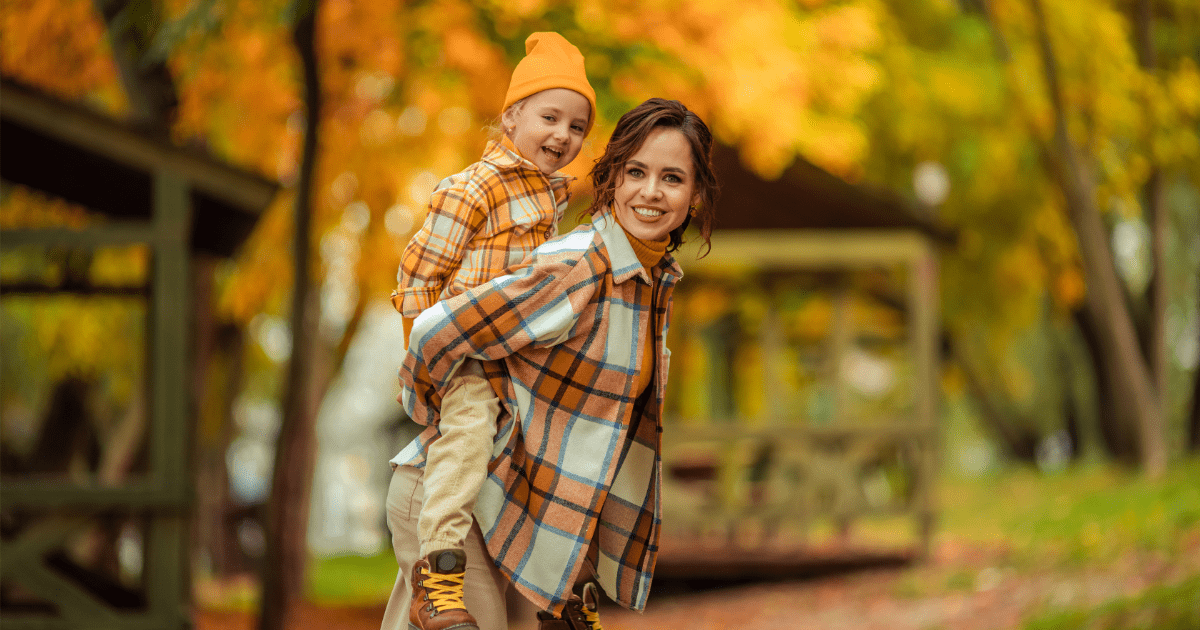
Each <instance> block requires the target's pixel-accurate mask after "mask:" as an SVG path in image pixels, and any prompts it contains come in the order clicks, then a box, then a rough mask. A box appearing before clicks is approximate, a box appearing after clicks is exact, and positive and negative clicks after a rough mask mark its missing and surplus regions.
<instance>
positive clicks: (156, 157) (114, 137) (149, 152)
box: [0, 81, 278, 215]
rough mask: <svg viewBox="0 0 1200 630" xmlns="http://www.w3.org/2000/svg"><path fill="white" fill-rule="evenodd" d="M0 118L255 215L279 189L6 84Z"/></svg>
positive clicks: (107, 120)
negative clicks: (167, 173)
mask: <svg viewBox="0 0 1200 630" xmlns="http://www.w3.org/2000/svg"><path fill="white" fill-rule="evenodd" d="M0 113H3V115H4V116H5V117H8V118H11V119H12V120H14V121H17V122H20V123H22V124H24V125H26V126H29V127H32V128H34V129H36V130H37V131H39V132H41V133H44V134H46V135H48V136H51V137H54V138H56V139H58V140H61V141H63V142H69V143H71V144H73V145H75V146H78V147H81V148H83V149H86V150H88V151H92V152H94V153H96V154H99V155H103V156H106V157H109V158H111V159H113V160H116V161H118V162H121V163H123V164H126V165H128V166H132V167H134V168H137V169H140V170H142V171H144V172H147V173H154V172H156V171H158V170H160V169H165V170H171V171H174V172H176V173H179V174H180V176H181V177H183V178H184V179H186V180H187V181H188V182H189V183H191V185H192V186H193V187H195V188H196V189H197V190H200V191H203V192H204V193H206V194H208V195H211V196H213V197H216V198H218V199H221V200H222V201H225V202H226V203H230V204H233V205H235V206H237V207H239V208H241V209H243V210H245V211H246V212H249V213H251V214H254V215H257V214H259V213H260V212H261V210H262V209H263V208H265V207H266V206H267V204H268V203H270V201H271V199H272V198H273V197H274V196H275V192H276V190H277V189H278V185H277V184H276V183H274V182H271V181H269V180H267V179H266V178H263V177H261V176H258V175H255V174H252V173H250V172H248V171H244V170H242V169H238V168H235V167H232V166H229V165H227V164H222V163H220V162H218V161H216V160H213V159H212V158H210V157H208V156H205V155H201V154H198V153H196V152H194V151H189V150H187V149H183V148H181V147H177V146H174V145H172V144H170V143H169V142H167V141H165V140H152V139H150V138H147V137H146V136H145V135H143V134H140V133H138V132H136V131H134V130H132V129H129V128H127V127H125V126H123V125H121V124H120V123H118V122H116V121H113V120H111V119H109V118H107V117H105V116H102V115H99V114H96V113H94V112H89V111H87V110H85V109H83V108H81V107H78V106H73V105H70V104H68V103H63V102H61V101H57V100H55V99H52V98H48V97H46V96H43V95H41V94H38V93H36V92H34V91H33V90H30V89H29V88H26V87H23V86H20V85H17V84H13V83H11V82H8V81H6V82H5V83H4V98H3V99H0Z"/></svg>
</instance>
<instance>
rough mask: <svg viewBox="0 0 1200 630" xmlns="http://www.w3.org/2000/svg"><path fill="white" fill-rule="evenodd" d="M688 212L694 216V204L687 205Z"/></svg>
mask: <svg viewBox="0 0 1200 630" xmlns="http://www.w3.org/2000/svg"><path fill="white" fill-rule="evenodd" d="M688 214H690V215H692V216H696V206H694V205H693V206H688Z"/></svg>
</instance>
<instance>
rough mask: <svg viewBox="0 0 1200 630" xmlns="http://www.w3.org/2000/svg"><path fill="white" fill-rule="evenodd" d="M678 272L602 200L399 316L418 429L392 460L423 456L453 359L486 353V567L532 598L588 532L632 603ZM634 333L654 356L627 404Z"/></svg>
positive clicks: (646, 550)
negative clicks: (491, 564)
mask: <svg viewBox="0 0 1200 630" xmlns="http://www.w3.org/2000/svg"><path fill="white" fill-rule="evenodd" d="M648 272H649V273H648ZM682 275H683V273H682V271H681V270H680V268H679V266H678V264H677V263H676V262H675V260H674V259H673V258H672V257H671V256H669V255H668V256H666V257H664V259H663V260H662V261H661V262H659V264H658V265H656V266H655V267H654V268H653V269H650V270H647V269H646V268H645V267H643V266H642V264H641V263H640V262H639V261H638V259H637V256H636V255H635V254H634V252H633V248H632V247H631V246H630V244H629V241H628V239H627V237H626V235H625V231H624V230H623V229H622V228H621V226H620V225H618V224H617V222H616V221H615V219H614V218H613V216H612V214H611V212H605V213H602V214H599V215H598V216H596V217H595V219H594V220H593V222H592V223H591V224H585V225H582V226H580V227H578V228H576V229H575V230H574V231H572V232H570V233H568V234H566V235H563V236H560V237H558V238H556V239H553V240H551V241H549V242H547V243H545V244H544V245H542V246H541V247H539V248H538V249H537V250H535V252H534V255H533V256H532V257H531V258H530V259H529V260H528V261H526V264H525V265H524V266H522V267H520V268H518V269H516V270H514V271H513V273H512V274H510V275H506V276H502V277H500V278H497V279H495V280H492V281H491V282H489V283H487V284H484V285H481V286H479V287H477V288H475V289H471V290H468V291H467V292H466V293H463V294H462V295H459V296H457V297H454V298H451V299H448V300H445V301H443V302H439V303H437V304H436V305H435V306H434V307H433V308H430V309H428V310H426V311H425V312H423V313H422V314H421V315H420V316H419V317H418V318H417V320H416V322H415V323H414V325H413V331H412V337H411V339H410V342H409V351H408V356H407V357H406V360H405V362H404V364H403V366H402V367H401V369H400V380H401V394H400V399H401V402H402V403H403V404H404V408H405V410H406V411H407V412H408V414H409V416H410V417H411V418H413V419H414V420H415V421H416V422H417V423H419V424H424V425H427V428H426V429H425V430H424V431H423V432H422V433H421V434H420V435H419V436H418V437H417V438H415V439H414V440H413V441H412V442H411V443H409V444H408V445H407V446H406V447H405V448H404V449H403V450H402V451H401V452H400V454H398V455H397V456H396V457H395V458H394V459H393V460H392V463H393V464H395V465H411V466H417V467H420V466H423V465H424V452H425V448H426V446H427V445H428V444H429V442H430V441H432V440H433V439H436V437H437V435H438V433H437V423H438V419H439V418H438V408H439V405H440V401H441V395H442V394H443V393H444V391H445V388H446V386H447V385H448V384H449V380H450V377H451V376H452V375H453V374H454V372H455V370H456V369H457V368H458V366H459V365H461V363H462V361H463V360H464V359H465V358H467V357H471V358H475V359H480V360H484V361H485V363H484V365H485V368H486V371H487V373H488V375H489V377H490V378H491V379H492V382H493V386H494V387H496V388H497V389H498V391H502V392H504V394H503V395H502V396H501V400H502V402H503V407H504V411H502V413H501V417H500V418H499V419H498V421H497V434H496V438H495V442H494V448H493V454H492V461H491V463H490V464H489V466H488V471H489V474H488V478H487V481H486V482H485V483H484V486H483V489H482V490H481V491H480V494H479V499H478V501H477V502H476V504H475V510H474V513H475V518H476V521H477V522H478V523H479V526H480V529H481V530H482V531H483V535H484V538H485V540H486V542H487V546H488V551H489V553H490V554H491V556H492V558H493V560H494V561H495V562H496V565H497V566H498V567H499V568H500V570H501V571H502V572H503V573H504V574H505V576H506V577H508V579H509V580H510V581H511V582H512V583H513V584H515V585H516V586H517V588H518V589H519V590H520V591H521V592H522V593H523V594H524V595H525V596H526V597H527V598H529V599H530V600H531V601H532V602H534V603H535V604H537V605H538V606H540V607H541V608H543V609H547V610H554V611H556V612H559V611H561V610H562V607H563V603H564V601H565V599H566V597H567V596H568V595H569V594H570V588H571V586H572V585H573V584H574V581H575V577H576V576H577V575H578V573H579V571H580V569H581V568H582V566H583V562H584V556H585V554H586V553H587V550H588V546H589V544H590V543H591V541H592V538H593V536H597V542H598V547H599V556H598V558H596V559H595V562H596V569H597V574H598V579H599V582H600V585H601V586H602V587H603V588H604V590H605V591H606V592H607V593H608V594H609V596H610V597H612V598H613V599H614V600H615V601H616V602H617V603H619V604H621V605H622V606H625V607H627V608H631V609H634V610H642V609H643V608H644V607H645V605H646V597H647V595H648V594H649V590H650V581H651V577H652V575H653V571H654V563H655V560H656V558H657V553H658V535H659V523H660V515H661V513H662V506H661V501H660V496H659V492H660V486H661V484H660V475H661V467H662V462H661V459H660V450H659V449H660V446H661V442H660V433H661V431H662V424H661V415H662V405H663V390H664V387H665V383H666V378H667V369H668V364H669V359H670V351H669V350H667V348H666V346H665V339H666V335H667V327H668V324H669V322H670V316H671V292H672V290H673V287H674V285H675V283H676V281H677V280H678V279H679V278H680V277H682ZM646 335H653V338H654V348H655V354H654V356H656V357H657V361H656V365H655V366H654V370H655V372H654V378H653V379H652V381H651V384H650V386H649V387H648V388H647V390H646V392H645V394H644V395H642V396H641V400H642V404H638V402H639V401H638V398H639V394H642V392H636V391H632V390H633V385H634V380H635V375H636V374H637V373H638V371H639V370H641V369H642V365H641V362H642V359H643V355H644V354H645V353H644V352H643V347H644V344H645V343H646V342H647V339H646Z"/></svg>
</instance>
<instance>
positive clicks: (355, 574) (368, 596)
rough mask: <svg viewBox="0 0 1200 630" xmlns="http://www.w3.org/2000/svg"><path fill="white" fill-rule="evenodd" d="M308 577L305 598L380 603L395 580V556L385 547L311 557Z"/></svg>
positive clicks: (354, 602)
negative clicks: (373, 551) (361, 552)
mask: <svg viewBox="0 0 1200 630" xmlns="http://www.w3.org/2000/svg"><path fill="white" fill-rule="evenodd" d="M308 576H309V579H308V597H309V599H310V600H311V601H313V602H316V603H318V604H331V605H332V604H338V605H347V606H350V605H355V606H357V605H374V604H380V603H383V602H386V601H387V599H388V595H389V594H390V593H391V592H392V585H393V584H394V583H395V581H396V556H394V555H392V550H391V549H390V548H388V549H385V550H383V551H381V552H380V553H377V554H375V555H373V556H354V555H349V556H334V557H329V558H313V559H312V564H311V565H310V566H309V570H308Z"/></svg>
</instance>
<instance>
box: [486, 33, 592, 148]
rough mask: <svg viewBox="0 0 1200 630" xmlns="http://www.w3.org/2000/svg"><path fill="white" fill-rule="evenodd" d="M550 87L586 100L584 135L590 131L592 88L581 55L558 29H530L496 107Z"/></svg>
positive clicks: (508, 105)
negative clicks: (505, 91)
mask: <svg viewBox="0 0 1200 630" xmlns="http://www.w3.org/2000/svg"><path fill="white" fill-rule="evenodd" d="M551 88H566V89H568V90H574V91H576V92H579V93H580V94H582V95H583V97H584V98H586V99H587V100H588V105H590V106H591V108H592V111H591V115H590V116H588V123H587V129H585V130H584V135H587V134H588V133H591V131H592V123H593V122H595V121H596V91H595V90H593V89H592V85H591V84H590V83H588V80H587V73H586V72H584V68H583V55H582V54H581V53H580V52H579V49H578V48H576V47H575V46H574V45H572V44H571V42H568V41H567V40H566V38H564V37H563V36H562V35H559V34H558V33H553V32H544V33H534V34H532V35H530V36H529V37H528V38H527V39H526V40H525V58H524V59H522V60H521V61H520V62H519V63H518V64H517V68H516V69H515V70H513V73H512V79H510V80H509V82H508V94H505V95H504V107H502V108H501V109H500V111H505V110H507V109H508V108H509V107H511V106H512V104H513V103H516V102H517V101H519V100H521V99H523V98H525V97H526V96H531V95H533V94H537V93H538V92H541V91H542V90H549V89H551Z"/></svg>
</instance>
